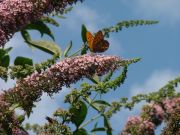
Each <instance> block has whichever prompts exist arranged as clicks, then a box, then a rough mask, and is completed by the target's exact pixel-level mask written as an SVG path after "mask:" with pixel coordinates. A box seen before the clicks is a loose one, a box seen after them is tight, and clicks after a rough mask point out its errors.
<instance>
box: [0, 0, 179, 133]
mask: <svg viewBox="0 0 180 135" xmlns="http://www.w3.org/2000/svg"><path fill="white" fill-rule="evenodd" d="M77 2H83V0H51V1H50V0H26V1H24V0H11V1H9V0H3V1H0V19H1V21H0V78H1V79H2V80H4V81H6V82H7V81H8V80H9V79H13V80H15V81H16V84H15V86H14V87H12V88H10V89H7V90H3V91H2V92H1V93H0V108H1V109H0V134H2V135H11V134H12V135H28V134H29V133H28V132H29V131H30V130H31V131H33V132H34V133H36V134H38V135H88V134H94V135H95V134H98V133H99V132H103V133H104V134H107V135H112V134H113V127H112V125H111V122H110V119H111V118H112V116H113V115H114V114H115V113H117V112H118V111H121V109H122V108H127V109H129V110H132V109H133V107H134V105H135V104H137V103H139V102H141V101H143V100H144V101H146V102H147V105H144V106H143V107H142V112H141V114H140V115H139V116H131V117H129V118H128V120H127V123H126V124H125V127H124V129H123V131H122V132H121V133H120V134H121V135H153V134H155V132H154V131H155V129H156V128H157V127H158V126H159V125H161V123H162V122H165V123H166V127H165V128H164V130H163V132H162V134H163V135H165V134H168V135H170V134H175V133H176V131H177V130H178V129H179V124H178V122H179V119H178V111H179V105H180V98H179V93H177V92H176V88H177V86H178V84H179V82H180V78H176V79H174V80H172V81H170V82H169V83H168V84H167V85H165V86H164V87H162V88H161V89H160V90H157V92H153V93H149V94H140V95H136V96H134V97H132V98H131V99H128V98H126V97H125V98H119V99H118V100H117V101H114V102H111V103H110V102H108V101H107V100H106V99H104V98H103V96H105V95H107V94H110V93H112V91H113V90H114V91H115V90H117V89H118V88H119V87H121V85H123V84H124V83H125V80H126V78H127V72H128V70H129V66H130V65H132V64H134V63H136V62H138V61H140V58H131V59H123V58H121V57H117V56H113V55H104V54H103V52H105V51H106V50H107V49H109V48H110V47H111V44H110V43H109V42H108V38H109V36H110V34H111V33H112V32H120V31H121V30H122V29H123V28H130V27H134V26H142V25H152V24H156V23H158V21H155V20H127V21H120V22H118V23H117V24H116V25H114V26H110V27H106V28H102V29H100V30H97V32H95V33H93V32H91V31H89V30H88V29H87V28H86V25H85V24H83V25H82V28H81V33H79V34H81V37H82V46H80V49H79V50H77V51H75V52H73V51H72V48H73V41H70V42H69V43H68V45H67V47H66V49H65V50H62V49H61V48H60V46H59V45H58V44H57V43H55V38H54V35H53V32H52V31H51V27H50V25H49V24H51V25H53V26H55V27H59V23H58V21H57V20H56V19H57V18H60V19H64V18H65V14H67V13H68V12H70V11H71V10H72V7H73V5H74V4H76V3H77ZM31 30H37V31H39V32H40V34H41V36H43V35H47V36H49V37H50V38H51V39H52V40H44V39H43V38H42V39H40V40H34V39H33V38H32V37H31V34H30V31H31ZM16 32H20V33H21V35H22V37H23V39H24V41H25V44H27V45H28V46H29V47H30V48H37V49H40V50H42V51H44V52H45V53H49V54H51V55H52V58H50V59H47V60H46V61H44V62H41V63H34V62H33V59H30V58H27V57H23V56H18V57H16V58H15V60H14V62H13V64H10V59H11V56H10V55H9V52H10V51H11V50H12V49H13V47H10V48H6V43H7V42H8V41H9V39H10V38H12V36H13V35H14V34H15V33H16ZM97 52H98V53H97ZM133 66H135V65H133ZM77 82H78V83H77ZM72 84H80V85H79V86H78V85H72ZM62 87H67V88H68V89H70V92H69V93H68V94H67V95H66V96H65V99H64V103H65V104H68V106H69V107H68V108H67V109H64V108H57V110H55V112H54V113H53V116H52V117H49V116H47V117H46V121H47V122H46V123H44V125H38V124H34V125H31V124H30V123H27V124H24V123H23V122H24V120H25V118H26V117H29V116H30V115H31V113H32V110H33V108H34V107H36V106H35V102H38V101H40V100H41V96H42V94H43V93H47V94H48V95H49V96H50V97H52V96H53V95H55V94H57V93H61V90H62ZM17 109H20V110H21V111H23V113H22V114H21V115H18V114H16V110H17ZM89 112H94V114H93V115H94V116H92V117H91V118H88V117H87V115H88V114H89ZM102 120H103V123H102V122H100V121H102ZM94 121H96V122H97V123H95V122H94ZM87 125H90V127H91V128H90V129H89V128H87V127H86V126H87ZM169 128H170V129H171V130H168V129H169ZM178 132H179V131H177V133H178Z"/></svg>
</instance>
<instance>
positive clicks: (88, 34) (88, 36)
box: [86, 31, 94, 50]
mask: <svg viewBox="0 0 180 135" xmlns="http://www.w3.org/2000/svg"><path fill="white" fill-rule="evenodd" d="M86 39H87V42H88V46H89V48H90V50H93V41H94V36H93V35H92V34H91V32H89V31H87V32H86Z"/></svg>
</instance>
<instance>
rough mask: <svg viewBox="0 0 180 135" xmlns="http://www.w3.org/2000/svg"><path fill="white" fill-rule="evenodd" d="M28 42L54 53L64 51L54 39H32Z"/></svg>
mask: <svg viewBox="0 0 180 135" xmlns="http://www.w3.org/2000/svg"><path fill="white" fill-rule="evenodd" d="M28 44H30V45H32V46H34V47H36V48H38V49H40V50H42V51H44V52H47V53H49V54H52V55H59V56H60V55H61V54H62V51H61V49H60V47H59V46H58V45H57V44H56V43H55V42H52V41H46V40H30V41H28Z"/></svg>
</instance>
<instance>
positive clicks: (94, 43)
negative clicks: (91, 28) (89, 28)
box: [86, 31, 109, 53]
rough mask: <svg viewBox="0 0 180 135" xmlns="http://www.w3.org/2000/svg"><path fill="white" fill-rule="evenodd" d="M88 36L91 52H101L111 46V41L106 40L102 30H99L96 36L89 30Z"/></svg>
mask: <svg viewBox="0 0 180 135" xmlns="http://www.w3.org/2000/svg"><path fill="white" fill-rule="evenodd" d="M86 38H87V42H88V45H89V48H90V51H91V52H95V53H100V52H104V51H106V50H107V49H108V48H109V42H108V41H107V40H104V36H103V33H102V31H98V32H97V33H96V34H95V36H93V35H92V34H91V33H90V32H87V33H86Z"/></svg>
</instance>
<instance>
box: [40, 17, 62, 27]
mask: <svg viewBox="0 0 180 135" xmlns="http://www.w3.org/2000/svg"><path fill="white" fill-rule="evenodd" d="M41 21H43V22H44V23H49V24H51V25H54V26H56V27H59V23H58V22H57V21H56V20H55V19H53V18H51V17H48V16H43V17H42V18H41Z"/></svg>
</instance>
